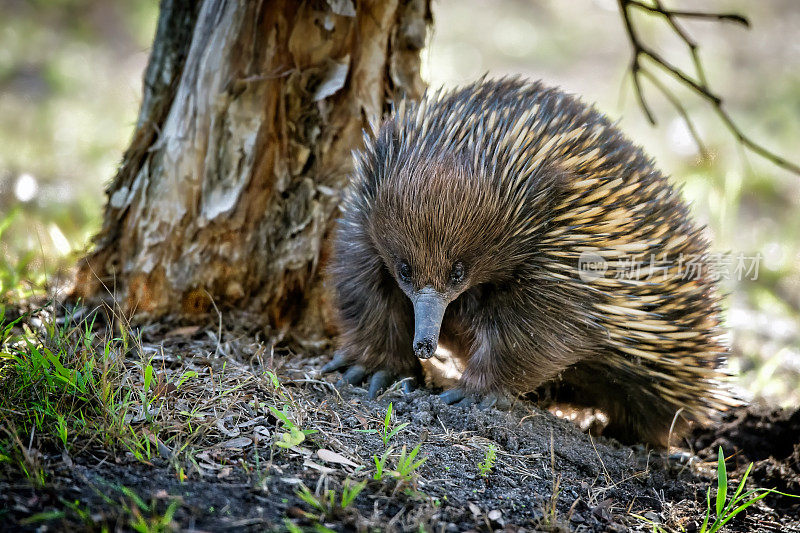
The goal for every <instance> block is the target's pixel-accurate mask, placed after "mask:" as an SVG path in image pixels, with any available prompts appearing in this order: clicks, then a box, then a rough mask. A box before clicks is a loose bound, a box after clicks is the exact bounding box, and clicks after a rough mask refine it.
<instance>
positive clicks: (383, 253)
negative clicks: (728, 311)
mask: <svg viewBox="0 0 800 533" xmlns="http://www.w3.org/2000/svg"><path fill="white" fill-rule="evenodd" d="M335 248H336V250H335V260H334V263H333V266H332V269H331V275H332V278H333V281H334V283H335V287H336V292H337V295H338V308H339V316H340V320H341V330H342V331H341V337H340V343H341V349H342V352H343V353H344V354H345V355H346V356H347V358H348V359H349V360H350V361H351V362H353V363H359V364H362V365H364V366H365V367H366V369H367V370H368V371H373V372H374V371H376V370H388V371H390V372H392V373H394V374H395V375H407V374H415V373H418V372H419V361H418V360H417V359H416V357H415V356H414V351H413V349H412V340H413V337H414V316H413V308H412V306H411V303H410V300H409V296H407V294H412V293H414V291H418V290H419V289H421V288H422V287H433V288H434V289H435V290H436V292H437V293H438V294H441V295H443V297H445V298H446V299H447V301H449V302H450V303H449V305H448V306H447V309H446V312H445V315H444V319H443V321H442V327H441V334H440V339H439V344H440V345H441V346H443V347H446V348H448V349H449V350H451V351H452V352H453V353H454V354H455V355H456V357H458V358H459V359H460V360H461V361H462V363H463V365H464V367H465V371H464V373H463V376H462V378H461V386H462V387H463V388H465V389H467V390H468V391H470V392H473V393H478V394H485V393H489V392H495V391H504V392H512V393H518V394H524V393H530V392H536V391H537V390H539V392H540V393H541V392H542V389H541V387H543V386H544V385H547V384H550V385H552V384H556V385H557V386H556V387H555V388H554V389H555V390H557V391H559V392H558V393H557V395H558V396H559V398H558V399H560V400H562V401H569V402H571V403H573V404H576V405H585V406H594V407H598V408H601V409H603V410H605V411H606V412H607V413H608V414H609V416H610V418H611V423H610V425H609V428H607V431H608V432H609V433H611V434H613V435H614V436H617V437H619V438H621V439H623V440H628V441H630V440H644V441H647V442H652V443H661V444H663V443H664V441H665V438H666V432H667V430H668V428H669V427H670V424H671V423H672V420H673V417H674V416H675V414H676V412H677V411H678V410H682V413H683V417H684V418H685V420H689V421H691V420H696V421H700V422H706V421H708V420H709V419H710V418H712V417H713V416H714V415H715V413H716V412H717V411H719V410H721V409H724V408H725V405H727V404H730V403H731V402H732V400H731V398H730V396H729V394H728V393H727V392H726V391H724V390H723V389H722V387H721V385H720V380H721V379H722V378H723V377H724V373H723V372H722V370H721V369H720V367H721V365H722V363H723V360H724V355H725V352H726V348H725V346H724V345H723V344H722V343H721V341H720V339H719V331H718V323H719V309H718V297H717V291H716V287H715V283H714V281H713V280H712V279H711V277H710V275H709V265H708V263H707V250H708V245H707V242H706V241H705V239H704V238H703V236H702V234H701V231H700V230H699V229H698V228H697V227H695V225H694V224H693V223H692V221H691V219H690V216H689V212H688V208H687V207H686V205H685V204H684V203H683V201H682V200H681V198H680V196H679V195H678V194H677V193H676V192H675V191H674V190H673V188H672V187H671V186H670V185H669V183H668V181H667V179H666V178H665V177H664V176H663V175H662V174H661V173H659V172H658V171H657V170H656V169H655V168H654V166H653V164H652V162H651V161H650V160H649V159H648V158H646V157H645V156H644V154H643V153H642V152H641V150H640V149H639V148H637V147H635V146H634V145H633V144H632V143H630V142H629V141H628V140H627V139H625V138H624V137H623V135H622V134H621V133H620V132H619V131H618V130H617V129H616V128H615V127H614V126H612V125H611V124H610V123H609V122H608V120H607V119H606V118H605V117H603V116H602V115H601V114H599V113H598V112H596V111H595V110H593V109H592V108H590V107H588V106H585V105H584V104H582V103H581V102H580V101H578V100H577V99H575V98H573V97H571V96H568V95H566V94H564V93H562V92H560V91H558V90H556V89H551V88H547V87H545V86H543V85H541V84H540V83H526V82H524V81H521V80H517V79H504V80H499V81H481V82H478V83H476V84H473V85H471V86H468V87H465V88H463V89H460V90H457V91H454V92H450V93H441V94H439V93H434V94H428V95H426V97H425V98H424V99H423V101H422V102H421V103H420V104H418V105H415V104H402V105H401V107H400V109H398V111H397V112H396V113H395V115H394V116H393V117H392V118H391V119H390V120H388V121H387V122H386V123H385V124H384V125H383V126H382V127H381V129H380V131H379V132H378V134H377V135H376V137H375V138H372V137H368V138H367V139H366V147H365V149H364V150H363V151H362V152H360V153H359V154H358V156H357V170H356V173H355V176H354V180H353V184H352V186H351V188H350V189H349V190H348V193H347V196H346V198H345V200H344V203H343V215H342V218H341V220H340V224H339V227H338V231H337V234H336V239H335ZM587 250H588V251H593V252H597V253H599V254H602V255H603V257H605V258H606V259H608V261H609V271H608V272H607V273H606V276H605V277H604V278H602V279H600V280H597V281H590V282H586V281H583V280H582V279H581V278H580V276H579V271H578V260H579V258H580V256H581V253H583V252H585V251H587ZM631 253H635V254H641V255H642V256H643V257H644V258H647V257H649V256H650V254H651V253H652V254H656V256H658V255H659V254H666V256H667V257H669V258H670V259H671V260H673V263H674V262H675V260H676V259H677V258H678V257H679V256H682V255H681V254H683V256H686V257H689V256H691V257H693V258H694V257H696V258H698V263H699V266H698V268H699V270H698V272H699V276H698V277H697V279H685V277H682V276H680V275H679V274H680V272H679V271H678V269H677V266H676V265H675V264H673V265H672V268H671V269H670V270H669V271H667V272H666V273H665V274H664V275H663V279H662V278H661V276H659V277H658V279H657V280H655V281H654V280H651V279H643V278H641V277H639V278H636V279H617V278H616V275H618V274H620V273H624V272H625V270H624V264H622V263H617V262H615V261H616V260H617V259H624V258H625V257H627V256H628V255H630V254H631ZM403 261H405V262H407V263H408V264H409V265H411V267H412V272H413V275H412V281H411V283H410V284H408V285H407V286H406V287H405V288H404V289H401V285H402V284H401V283H399V281H398V273H397V269H398V264H400V262H403ZM457 261H460V262H463V264H464V265H466V272H467V274H466V279H465V281H464V282H463V283H458V284H455V283H453V282H452V280H451V279H450V278H449V276H450V273H451V269H452V268H453V265H454V263H456V262H457ZM551 388H553V387H551Z"/></svg>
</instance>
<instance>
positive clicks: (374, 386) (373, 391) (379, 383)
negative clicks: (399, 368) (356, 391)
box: [367, 370, 395, 400]
mask: <svg viewBox="0 0 800 533" xmlns="http://www.w3.org/2000/svg"><path fill="white" fill-rule="evenodd" d="M394 381H395V380H394V376H393V375H392V373H391V372H389V371H388V370H378V371H377V372H375V373H374V374H373V375H372V379H370V380H369V392H368V393H367V398H369V399H370V400H373V399H375V398H377V397H378V394H379V393H380V392H381V391H383V389H385V388H386V387H388V386H389V385H391V384H392V383H394Z"/></svg>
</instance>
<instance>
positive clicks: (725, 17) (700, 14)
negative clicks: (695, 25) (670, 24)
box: [627, 0, 750, 28]
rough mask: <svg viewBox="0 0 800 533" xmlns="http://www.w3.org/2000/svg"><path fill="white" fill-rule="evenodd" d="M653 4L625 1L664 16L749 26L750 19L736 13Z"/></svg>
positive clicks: (632, 0)
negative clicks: (682, 8)
mask: <svg viewBox="0 0 800 533" xmlns="http://www.w3.org/2000/svg"><path fill="white" fill-rule="evenodd" d="M654 1H655V5H654V6H651V5H649V4H645V3H644V2H639V1H638V0H629V1H628V2H627V4H628V5H630V6H633V7H638V8H639V9H643V10H645V11H649V12H650V13H658V14H659V15H662V16H664V17H666V18H675V17H680V18H701V19H712V20H718V21H720V22H733V23H735V24H741V25H742V26H745V27H748V28H749V27H750V21H749V20H747V18H745V17H743V16H742V15H740V14H738V13H713V12H706V11H680V10H672V9H665V8H664V7H663V6H662V5H661V2H659V1H658V0H654Z"/></svg>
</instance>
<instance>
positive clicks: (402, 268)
mask: <svg viewBox="0 0 800 533" xmlns="http://www.w3.org/2000/svg"><path fill="white" fill-rule="evenodd" d="M397 275H399V276H400V279H401V280H403V281H404V282H406V283H410V282H411V267H410V266H408V263H406V262H405V261H401V262H400V264H399V265H398V266H397Z"/></svg>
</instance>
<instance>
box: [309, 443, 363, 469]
mask: <svg viewBox="0 0 800 533" xmlns="http://www.w3.org/2000/svg"><path fill="white" fill-rule="evenodd" d="M317 457H319V458H320V459H322V460H323V461H325V462H326V463H338V464H340V465H347V466H352V467H353V468H355V467H357V466H358V465H357V464H356V463H354V462H353V461H351V460H350V459H348V458H347V457H345V456H344V455H342V454H340V453H336V452H332V451H331V450H326V449H324V448H323V449H320V450H317Z"/></svg>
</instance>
